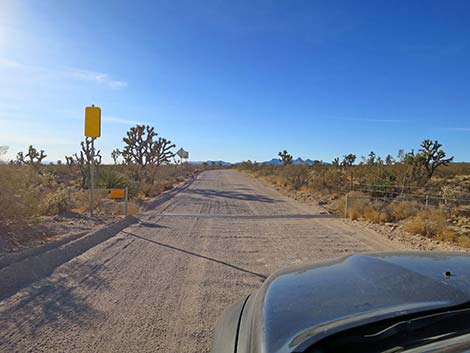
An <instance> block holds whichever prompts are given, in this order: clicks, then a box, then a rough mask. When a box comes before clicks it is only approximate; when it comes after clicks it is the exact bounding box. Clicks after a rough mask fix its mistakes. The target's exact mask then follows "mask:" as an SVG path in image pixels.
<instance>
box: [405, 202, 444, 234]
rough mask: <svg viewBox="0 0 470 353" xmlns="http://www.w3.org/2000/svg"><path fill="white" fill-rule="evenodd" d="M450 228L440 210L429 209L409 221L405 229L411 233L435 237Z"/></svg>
mask: <svg viewBox="0 0 470 353" xmlns="http://www.w3.org/2000/svg"><path fill="white" fill-rule="evenodd" d="M447 228H448V223H447V218H446V216H445V214H444V213H443V212H442V211H440V210H435V209H428V210H425V211H421V212H419V213H417V214H416V216H413V217H411V218H409V219H408V221H407V222H406V224H405V227H404V229H405V230H406V231H407V232H410V233H416V234H421V235H424V236H426V237H430V238H432V237H434V236H437V235H439V234H442V232H443V231H444V230H445V229H447Z"/></svg>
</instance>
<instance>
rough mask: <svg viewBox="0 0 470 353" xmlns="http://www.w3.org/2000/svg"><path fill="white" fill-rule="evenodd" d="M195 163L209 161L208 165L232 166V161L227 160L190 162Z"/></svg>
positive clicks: (199, 163)
mask: <svg viewBox="0 0 470 353" xmlns="http://www.w3.org/2000/svg"><path fill="white" fill-rule="evenodd" d="M189 163H191V164H193V165H202V164H204V163H207V164H208V165H222V166H224V167H228V166H231V165H232V163H230V162H226V161H210V160H209V161H191V162H189Z"/></svg>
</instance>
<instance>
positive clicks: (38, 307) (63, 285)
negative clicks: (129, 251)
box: [0, 262, 109, 352]
mask: <svg viewBox="0 0 470 353" xmlns="http://www.w3.org/2000/svg"><path fill="white" fill-rule="evenodd" d="M104 270H105V266H104V265H103V264H86V263H78V262H77V263H76V264H75V265H74V271H76V274H74V276H73V277H72V278H69V277H62V276H58V277H55V278H47V279H43V280H41V281H40V282H39V283H38V285H35V286H33V287H30V288H28V289H26V290H25V291H24V292H23V293H21V297H20V299H19V300H18V301H17V303H15V304H14V305H12V307H11V308H9V309H8V310H6V311H4V312H3V313H2V316H3V315H5V316H4V321H3V323H2V325H3V328H4V329H5V330H7V329H9V330H14V331H16V332H19V333H21V334H22V335H25V336H26V335H32V336H35V335H38V334H39V332H40V331H41V330H43V329H44V328H48V327H49V328H50V327H53V328H54V330H63V329H65V328H66V327H70V325H75V326H81V327H85V326H87V325H89V324H90V323H91V322H93V321H94V320H96V319H97V318H98V317H102V315H103V313H101V312H100V311H98V310H97V309H95V308H93V307H91V306H90V305H89V304H88V301H89V298H88V296H89V293H93V295H96V293H97V292H98V291H102V290H109V284H108V281H107V279H106V277H105V276H103V275H102V272H103V271H104ZM25 313H27V316H28V319H26V320H19V319H18V316H17V315H20V316H23V317H26V316H25ZM3 338H6V337H3ZM0 346H1V347H2V348H6V350H5V351H11V352H14V351H18V350H17V349H16V342H14V341H9V340H8V339H2V337H0ZM0 350H1V349H0ZM2 351H3V350H2Z"/></svg>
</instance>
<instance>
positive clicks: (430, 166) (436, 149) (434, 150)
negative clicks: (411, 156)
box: [417, 140, 454, 180]
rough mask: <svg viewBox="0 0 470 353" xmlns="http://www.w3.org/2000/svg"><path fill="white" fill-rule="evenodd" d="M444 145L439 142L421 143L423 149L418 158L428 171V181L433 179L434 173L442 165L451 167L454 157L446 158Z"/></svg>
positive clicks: (426, 141) (427, 141) (425, 141)
mask: <svg viewBox="0 0 470 353" xmlns="http://www.w3.org/2000/svg"><path fill="white" fill-rule="evenodd" d="M441 147H442V144H440V143H439V142H438V141H437V140H436V141H431V140H424V141H423V142H421V149H420V150H419V153H418V154H417V157H418V158H419V159H420V160H421V162H422V164H423V166H424V168H425V169H426V173H427V177H428V180H429V179H431V178H432V176H433V174H434V172H435V171H436V169H437V168H439V167H440V166H441V165H449V164H450V163H451V162H452V161H453V160H454V157H449V158H446V153H445V152H444V151H443V150H442V149H441Z"/></svg>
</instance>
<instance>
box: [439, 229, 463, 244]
mask: <svg viewBox="0 0 470 353" xmlns="http://www.w3.org/2000/svg"><path fill="white" fill-rule="evenodd" d="M435 238H436V239H438V240H442V241H446V242H449V243H455V242H457V241H458V238H459V236H458V234H457V232H455V231H454V230H453V229H451V228H444V229H443V230H442V231H441V232H439V233H438V234H436V237H435Z"/></svg>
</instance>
